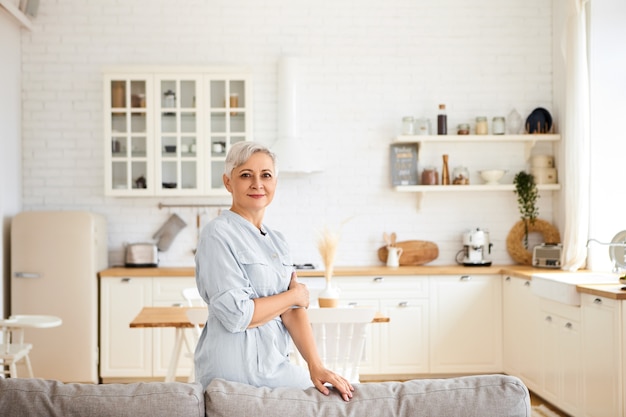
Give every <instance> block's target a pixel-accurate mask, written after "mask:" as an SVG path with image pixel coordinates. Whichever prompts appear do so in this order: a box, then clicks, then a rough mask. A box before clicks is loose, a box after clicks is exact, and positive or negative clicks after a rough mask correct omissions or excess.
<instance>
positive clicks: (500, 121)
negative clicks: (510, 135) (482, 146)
mask: <svg viewBox="0 0 626 417" xmlns="http://www.w3.org/2000/svg"><path fill="white" fill-rule="evenodd" d="M505 129H506V124H505V122H504V117H502V116H497V117H494V118H493V120H492V121H491V131H492V132H493V134H494V135H504V131H505Z"/></svg>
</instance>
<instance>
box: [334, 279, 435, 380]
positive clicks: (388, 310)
mask: <svg viewBox="0 0 626 417" xmlns="http://www.w3.org/2000/svg"><path fill="white" fill-rule="evenodd" d="M333 284H334V285H336V286H337V287H338V288H339V289H340V290H341V304H346V305H354V306H357V307H358V306H373V307H376V308H378V309H379V311H380V312H381V313H382V314H383V315H384V316H386V317H389V318H390V321H389V323H373V324H372V325H371V326H370V332H371V333H370V334H368V339H367V340H368V342H367V346H366V349H365V358H364V360H363V361H362V363H361V370H360V374H361V375H362V376H365V378H368V377H371V376H376V375H391V374H393V375H397V374H420V373H427V372H428V367H429V364H428V360H429V359H428V358H429V352H428V325H429V324H428V285H429V284H428V278H427V277H413V276H411V277H388V276H377V277H335V278H333Z"/></svg>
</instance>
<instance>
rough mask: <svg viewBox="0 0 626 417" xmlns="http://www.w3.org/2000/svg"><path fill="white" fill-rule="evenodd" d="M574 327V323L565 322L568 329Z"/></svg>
mask: <svg viewBox="0 0 626 417" xmlns="http://www.w3.org/2000/svg"><path fill="white" fill-rule="evenodd" d="M572 327H573V325H572V323H570V322H567V323H565V328H566V329H571V328H572Z"/></svg>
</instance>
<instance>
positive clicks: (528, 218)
mask: <svg viewBox="0 0 626 417" xmlns="http://www.w3.org/2000/svg"><path fill="white" fill-rule="evenodd" d="M513 184H515V194H517V204H518V207H519V211H520V214H521V215H522V221H523V222H524V248H525V249H528V231H529V225H533V224H535V221H536V220H537V216H539V208H538V207H537V199H538V198H539V190H538V189H537V184H535V177H534V176H533V174H529V173H527V172H525V171H520V172H518V173H517V174H515V178H514V179H513Z"/></svg>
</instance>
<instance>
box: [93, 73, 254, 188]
mask: <svg viewBox="0 0 626 417" xmlns="http://www.w3.org/2000/svg"><path fill="white" fill-rule="evenodd" d="M104 79H105V83H104V89H105V94H104V97H105V105H104V108H105V188H106V189H105V193H106V195H111V196H135V197H136V196H141V195H146V196H168V195H171V196H185V195H190V196H201V195H221V194H226V193H227V192H226V190H225V189H224V186H223V183H222V172H223V170H224V160H225V157H226V152H227V151H228V149H229V148H230V146H232V145H233V144H234V143H236V142H240V141H246V140H250V138H251V120H252V117H251V109H250V105H249V104H250V102H251V100H250V92H249V91H250V81H249V78H248V75H247V74H246V73H244V72H240V71H239V72H234V71H233V72H231V71H216V70H212V69H207V68H192V69H188V68H187V69H178V70H172V69H169V70H167V69H165V68H159V69H154V71H146V70H145V69H144V70H143V71H137V72H133V71H129V70H127V71H120V70H118V71H115V70H112V71H108V72H107V73H106V75H105V77H104Z"/></svg>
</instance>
